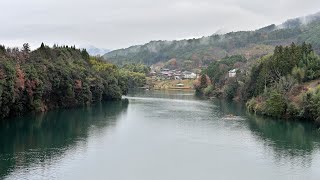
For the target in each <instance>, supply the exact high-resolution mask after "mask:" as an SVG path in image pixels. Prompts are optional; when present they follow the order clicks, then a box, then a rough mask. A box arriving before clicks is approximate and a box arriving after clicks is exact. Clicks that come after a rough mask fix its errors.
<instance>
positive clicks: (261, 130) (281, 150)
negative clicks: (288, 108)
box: [214, 100, 320, 167]
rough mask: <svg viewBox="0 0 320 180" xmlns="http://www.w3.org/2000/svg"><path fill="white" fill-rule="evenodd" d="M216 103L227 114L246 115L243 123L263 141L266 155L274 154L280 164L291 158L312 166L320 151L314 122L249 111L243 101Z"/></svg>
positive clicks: (216, 101)
mask: <svg viewBox="0 0 320 180" xmlns="http://www.w3.org/2000/svg"><path fill="white" fill-rule="evenodd" d="M214 104H216V105H217V106H218V107H219V109H220V111H221V112H222V113H223V114H225V115H227V114H232V115H235V116H243V117H245V119H246V121H245V123H242V126H245V127H246V128H248V129H249V130H250V132H251V134H252V136H253V137H254V138H255V139H256V141H257V142H258V143H260V144H262V145H263V147H264V150H265V153H266V154H265V156H266V157H268V156H270V155H273V156H274V160H275V162H276V163H278V164H281V163H284V162H291V163H292V164H294V165H300V166H303V167H310V166H311V163H312V157H313V155H314V154H315V153H317V152H319V151H318V150H319V143H320V131H319V130H318V128H317V126H316V125H314V124H312V123H306V122H299V121H293V120H291V121H290V120H289V121H285V120H279V119H271V118H266V117H262V116H259V115H254V114H252V113H248V112H247V111H246V110H245V107H244V105H243V104H240V103H233V102H226V101H221V100H215V101H214ZM270 150H271V151H270Z"/></svg>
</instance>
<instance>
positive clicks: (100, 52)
mask: <svg viewBox="0 0 320 180" xmlns="http://www.w3.org/2000/svg"><path fill="white" fill-rule="evenodd" d="M83 48H85V49H86V50H87V52H88V53H89V54H90V55H91V56H98V55H100V56H103V55H104V54H106V53H108V52H110V50H109V49H104V48H97V47H95V46H91V45H90V46H84V47H83Z"/></svg>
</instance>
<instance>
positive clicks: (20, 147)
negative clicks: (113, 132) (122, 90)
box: [0, 100, 128, 177]
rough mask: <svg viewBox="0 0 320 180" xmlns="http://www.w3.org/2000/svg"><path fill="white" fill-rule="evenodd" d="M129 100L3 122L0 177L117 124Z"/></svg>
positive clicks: (46, 158) (45, 159) (0, 129)
mask: <svg viewBox="0 0 320 180" xmlns="http://www.w3.org/2000/svg"><path fill="white" fill-rule="evenodd" d="M127 107H128V101H127V100H123V101H120V102H109V103H104V104H97V105H94V106H92V107H84V108H80V109H71V110H58V111H52V112H49V113H45V114H41V115H29V116H26V117H23V118H15V119H11V120H6V121H1V122H0V144H1V146H0V177H3V176H5V175H7V174H8V173H10V172H12V171H13V170H14V169H15V168H26V167H29V166H30V165H31V164H33V163H40V162H44V161H50V159H53V158H55V157H59V156H61V155H62V154H63V153H64V152H65V151H67V150H69V149H70V148H74V146H77V144H78V143H79V142H81V143H86V139H87V137H88V136H89V134H91V133H92V132H91V131H93V132H95V131H97V130H99V129H105V128H111V127H113V126H115V125H116V123H117V120H118V116H120V115H121V114H122V113H125V111H126V109H127Z"/></svg>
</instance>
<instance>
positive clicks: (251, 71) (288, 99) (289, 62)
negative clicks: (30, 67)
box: [195, 43, 320, 123]
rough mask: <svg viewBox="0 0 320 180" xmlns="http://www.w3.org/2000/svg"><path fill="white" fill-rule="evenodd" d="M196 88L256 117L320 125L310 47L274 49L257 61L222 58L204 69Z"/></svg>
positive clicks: (319, 80) (318, 64) (319, 77)
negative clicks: (238, 103)
mask: <svg viewBox="0 0 320 180" xmlns="http://www.w3.org/2000/svg"><path fill="white" fill-rule="evenodd" d="M195 89H196V94H200V95H204V96H207V97H219V98H225V99H228V100H235V101H241V102H244V103H245V104H246V107H247V109H248V111H250V112H252V113H255V114H259V115H264V116H269V117H275V118H282V119H288V120H289V119H298V120H304V121H313V122H316V123H320V108H319V107H320V58H319V56H318V55H317V54H316V53H315V52H314V50H313V48H312V46H311V44H306V43H303V44H301V45H296V44H294V43H292V44H291V45H290V46H285V47H283V46H277V47H275V49H274V52H273V54H269V55H266V56H263V57H262V58H260V59H258V60H247V59H246V58H244V57H242V56H231V57H225V58H223V59H222V60H220V61H215V62H213V63H211V64H210V65H209V66H208V67H207V68H206V69H203V71H202V75H201V76H200V78H199V82H198V84H195Z"/></svg>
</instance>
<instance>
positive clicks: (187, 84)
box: [149, 79, 195, 90]
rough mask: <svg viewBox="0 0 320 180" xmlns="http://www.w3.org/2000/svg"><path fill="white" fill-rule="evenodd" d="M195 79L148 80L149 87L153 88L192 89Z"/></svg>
mask: <svg viewBox="0 0 320 180" xmlns="http://www.w3.org/2000/svg"><path fill="white" fill-rule="evenodd" d="M194 81H195V80H189V79H185V80H161V81H156V80H153V81H150V82H149V87H150V89H153V90H194V86H193V84H194Z"/></svg>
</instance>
